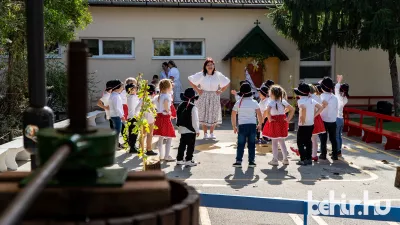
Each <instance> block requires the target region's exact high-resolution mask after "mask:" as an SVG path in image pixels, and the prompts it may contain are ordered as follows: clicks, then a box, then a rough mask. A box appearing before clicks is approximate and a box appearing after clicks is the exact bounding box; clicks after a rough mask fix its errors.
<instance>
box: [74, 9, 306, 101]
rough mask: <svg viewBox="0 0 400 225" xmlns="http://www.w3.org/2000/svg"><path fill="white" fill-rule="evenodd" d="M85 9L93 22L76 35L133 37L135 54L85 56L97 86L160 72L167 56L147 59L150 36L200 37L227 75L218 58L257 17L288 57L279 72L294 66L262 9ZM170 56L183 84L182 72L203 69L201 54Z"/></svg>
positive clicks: (185, 83)
mask: <svg viewBox="0 0 400 225" xmlns="http://www.w3.org/2000/svg"><path fill="white" fill-rule="evenodd" d="M90 12H91V13H92V16H93V23H92V24H90V25H89V26H88V27H87V28H86V29H85V30H84V31H80V32H79V33H78V37H79V38H88V37H94V38H96V37H97V38H104V37H116V38H122V37H133V38H134V39H135V56H136V57H135V59H93V58H92V59H90V60H89V61H90V62H89V67H90V68H89V69H90V71H97V73H96V76H97V77H98V79H99V81H100V83H99V86H101V87H102V86H104V83H105V81H106V80H109V79H114V78H118V79H125V78H126V77H128V76H137V74H138V73H139V72H143V73H144V74H145V77H146V78H148V79H150V78H151V76H152V75H153V74H159V72H160V70H161V63H162V62H164V61H168V60H153V59H152V51H153V42H152V39H153V38H204V39H205V47H206V56H208V57H212V58H213V59H214V60H215V61H216V68H217V70H220V71H221V72H222V73H224V74H225V75H227V76H229V73H230V71H229V68H230V62H229V61H227V62H224V61H221V60H222V58H223V57H224V56H225V55H226V54H227V53H228V52H229V51H230V50H231V49H232V48H233V47H234V46H235V45H236V44H237V43H238V42H239V41H240V40H241V39H242V38H243V37H244V36H245V35H246V34H247V33H248V32H249V31H250V30H251V29H252V28H253V27H254V26H255V25H254V22H255V21H256V20H257V19H258V20H259V21H260V22H261V24H260V27H261V28H262V29H263V30H264V31H265V32H266V33H267V34H268V35H269V36H270V38H271V39H272V40H273V41H274V42H275V43H276V44H277V45H278V46H279V47H280V48H281V49H282V50H283V51H284V52H285V54H286V55H287V56H288V57H289V59H290V60H289V61H288V62H284V63H282V65H283V68H282V69H281V70H280V71H281V74H288V73H292V72H293V70H294V68H295V63H294V62H295V61H296V56H297V55H298V53H297V51H296V48H295V46H294V45H293V44H291V43H290V42H289V41H287V40H285V39H284V38H282V37H280V36H278V34H277V33H276V32H275V30H274V28H273V27H272V26H271V24H270V22H269V21H268V19H267V17H266V16H265V13H267V10H254V9H248V10H236V9H230V10H226V9H182V8H132V7H126V8H122V7H121V8H111V7H91V8H90ZM201 17H203V20H200V18H201ZM174 61H175V63H176V64H177V66H178V69H179V70H180V74H181V82H182V83H183V86H184V87H188V85H189V84H188V80H187V77H188V76H190V75H192V74H194V73H196V72H198V71H200V70H201V69H202V66H203V62H204V59H201V60H174ZM243 78H244V74H243ZM227 96H228V92H226V93H224V97H227Z"/></svg>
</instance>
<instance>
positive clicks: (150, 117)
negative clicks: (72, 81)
mask: <svg viewBox="0 0 400 225" xmlns="http://www.w3.org/2000/svg"><path fill="white" fill-rule="evenodd" d="M154 80H155V79H154V78H153V82H152V84H148V90H147V92H148V96H149V97H150V99H151V101H152V103H153V107H155V111H156V112H157V114H156V115H154V114H153V113H152V112H150V111H149V112H145V114H144V117H145V119H146V120H147V122H148V124H149V132H148V133H146V134H145V138H146V154H147V155H150V156H153V155H157V153H155V152H154V151H153V149H152V139H153V136H158V137H159V140H158V150H159V153H160V155H159V156H160V159H161V160H162V161H166V162H173V161H175V159H174V158H173V157H172V156H171V155H170V149H171V142H172V138H175V129H174V126H173V125H172V121H171V120H173V119H175V118H177V126H178V129H179V133H180V134H181V139H180V144H179V148H178V155H177V159H176V160H177V164H178V165H187V166H196V165H197V163H196V162H195V161H194V160H193V152H194V146H195V140H196V136H198V135H199V119H198V112H197V108H196V106H195V105H194V101H195V100H196V99H197V98H198V97H197V96H196V94H195V91H194V90H193V89H192V88H188V89H186V90H185V92H184V93H181V95H180V97H181V100H182V101H183V102H182V103H181V104H180V105H179V106H178V110H175V107H174V105H173V92H172V88H173V82H172V81H171V80H170V79H162V80H161V81H159V82H158V80H157V81H156V82H154ZM153 83H154V84H156V85H157V86H156V85H154V84H153ZM157 89H158V90H157ZM137 92H138V83H137V80H136V79H135V78H132V77H130V78H128V79H126V80H125V83H122V82H121V81H120V80H111V81H108V82H107V83H106V89H105V92H104V93H103V96H102V98H100V99H99V101H98V104H97V105H98V106H99V107H101V108H103V109H104V110H105V112H106V117H107V119H108V120H110V128H111V129H114V130H115V131H116V132H117V137H119V134H120V133H121V134H122V135H123V136H126V137H127V142H128V144H129V147H130V150H129V153H138V149H137V147H136V142H137V134H135V133H133V129H134V127H135V123H136V118H137V116H138V115H139V112H140V109H141V107H142V99H141V98H139V96H138V95H137ZM125 124H128V126H129V127H128V135H125V134H124V130H125ZM155 127H157V129H154V128H155ZM119 147H120V148H123V146H122V144H119ZM185 151H186V158H185V160H184V159H183V157H184V154H185Z"/></svg>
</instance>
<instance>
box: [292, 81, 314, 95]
mask: <svg viewBox="0 0 400 225" xmlns="http://www.w3.org/2000/svg"><path fill="white" fill-rule="evenodd" d="M293 90H294V93H295V94H296V95H299V96H308V95H310V91H311V90H310V85H308V84H306V83H300V84H299V86H298V87H297V88H294V89H293Z"/></svg>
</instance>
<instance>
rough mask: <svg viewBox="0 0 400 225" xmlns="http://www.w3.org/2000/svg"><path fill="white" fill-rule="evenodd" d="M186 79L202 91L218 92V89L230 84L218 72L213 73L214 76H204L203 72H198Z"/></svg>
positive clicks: (227, 79)
mask: <svg viewBox="0 0 400 225" xmlns="http://www.w3.org/2000/svg"><path fill="white" fill-rule="evenodd" d="M188 79H189V81H190V82H191V83H193V84H194V85H196V86H198V85H200V87H201V89H202V90H203V91H218V89H219V88H223V87H225V86H226V85H228V84H229V83H230V82H231V81H230V80H229V78H227V77H226V76H224V75H223V74H222V73H220V72H218V71H215V72H214V75H208V74H207V75H205V76H204V73H203V72H198V73H196V74H194V75H192V76H189V77H188Z"/></svg>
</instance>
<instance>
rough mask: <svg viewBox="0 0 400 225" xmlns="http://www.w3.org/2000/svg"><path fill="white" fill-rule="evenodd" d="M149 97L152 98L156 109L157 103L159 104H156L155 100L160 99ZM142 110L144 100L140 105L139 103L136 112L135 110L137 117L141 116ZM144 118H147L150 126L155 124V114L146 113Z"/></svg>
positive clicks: (140, 101)
mask: <svg viewBox="0 0 400 225" xmlns="http://www.w3.org/2000/svg"><path fill="white" fill-rule="evenodd" d="M149 97H150V99H151V102H152V103H153V104H154V107H155V105H156V103H157V102H155V100H156V99H158V98H155V97H151V96H149ZM128 107H129V106H128ZM141 108H142V99H139V103H138V105H137V107H136V110H135V115H139V113H140V110H141ZM144 118H146V120H147V123H148V124H153V123H154V122H155V118H154V114H153V113H149V112H145V113H144Z"/></svg>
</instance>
